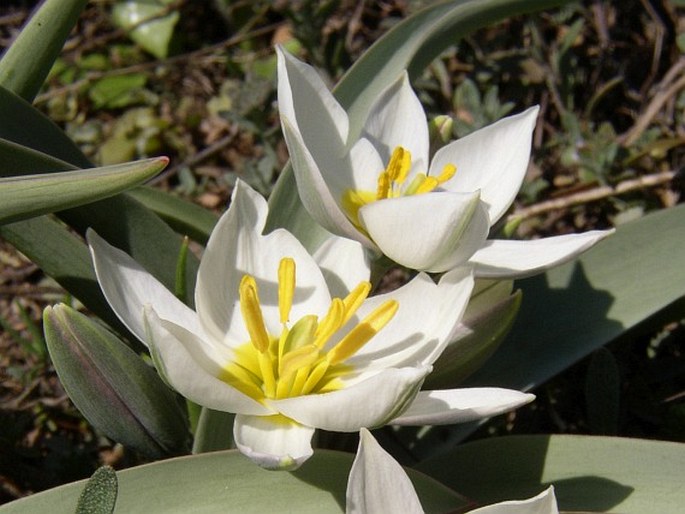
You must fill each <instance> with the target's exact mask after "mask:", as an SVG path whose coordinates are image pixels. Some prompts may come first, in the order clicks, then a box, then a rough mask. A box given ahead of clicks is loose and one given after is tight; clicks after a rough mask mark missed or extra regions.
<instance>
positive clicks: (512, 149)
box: [431, 106, 539, 223]
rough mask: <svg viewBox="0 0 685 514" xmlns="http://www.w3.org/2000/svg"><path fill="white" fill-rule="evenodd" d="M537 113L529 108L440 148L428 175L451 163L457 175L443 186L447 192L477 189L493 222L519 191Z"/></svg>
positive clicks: (533, 108) (534, 109)
mask: <svg viewBox="0 0 685 514" xmlns="http://www.w3.org/2000/svg"><path fill="white" fill-rule="evenodd" d="M538 110H539V108H538V107H537V106H536V107H531V108H529V109H528V110H526V111H524V112H522V113H520V114H516V115H514V116H509V117H507V118H503V119H501V120H499V121H497V122H495V123H493V124H492V125H489V126H487V127H484V128H482V129H480V130H477V131H475V132H473V133H472V134H469V135H468V136H466V137H463V138H461V139H459V140H457V141H455V142H453V143H450V144H448V145H447V146H444V147H443V148H441V149H440V150H438V152H437V153H436V154H435V157H434V158H433V162H432V163H431V174H438V173H439V172H440V170H442V168H443V166H445V165H446V164H454V165H455V166H456V167H457V173H456V174H455V175H454V177H453V178H452V179H450V180H449V181H448V182H446V183H445V184H444V185H443V187H444V188H445V189H446V190H448V191H462V192H466V191H477V190H480V191H481V198H482V200H483V202H485V203H486V204H487V205H488V214H489V216H490V222H491V223H495V222H496V221H497V220H498V219H499V218H500V217H501V216H502V214H504V213H505V212H506V210H507V209H508V208H509V206H510V205H511V203H512V202H513V201H514V198H516V195H517V194H518V191H519V189H520V188H521V183H522V182H523V177H524V176H525V174H526V170H527V169H528V161H529V160H530V148H531V141H532V137H533V129H534V128H535V121H536V119H537V115H538Z"/></svg>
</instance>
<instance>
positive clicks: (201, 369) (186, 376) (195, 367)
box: [146, 308, 273, 415]
mask: <svg viewBox="0 0 685 514" xmlns="http://www.w3.org/2000/svg"><path fill="white" fill-rule="evenodd" d="M146 319H147V333H148V340H149V343H150V349H151V351H152V352H153V355H154V358H155V359H154V360H155V365H158V366H160V367H161V369H159V371H160V373H161V374H162V376H163V377H164V379H165V380H166V381H167V382H168V383H169V384H170V385H171V386H172V387H173V388H174V389H175V390H176V391H178V392H179V393H180V394H182V395H183V396H185V397H186V398H189V399H190V400H192V401H194V402H195V403H197V404H199V405H203V406H205V407H209V408H210V409H214V410H219V411H224V412H237V413H242V414H259V415H268V414H273V411H272V410H271V409H269V408H268V407H265V406H264V405H262V404H261V403H259V402H257V401H255V400H253V399H252V398H250V397H249V396H246V395H244V394H243V393H241V392H240V391H238V390H236V389H234V388H233V387H231V386H230V385H228V384H227V383H226V382H223V381H222V380H219V379H218V378H217V376H218V374H219V373H220V371H221V368H222V367H223V366H225V365H226V364H228V359H227V360H226V361H225V362H220V361H218V359H219V358H220V355H219V354H220V351H219V350H218V349H217V348H213V347H212V346H211V344H210V343H209V342H207V341H203V340H201V339H199V338H198V337H197V336H195V335H194V334H192V333H191V332H188V331H187V330H185V329H184V328H183V327H181V326H178V325H175V324H174V323H172V322H169V321H164V320H161V319H160V318H159V317H158V316H157V314H156V313H155V312H154V310H152V309H150V308H148V309H146Z"/></svg>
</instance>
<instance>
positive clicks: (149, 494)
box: [0, 450, 464, 514]
mask: <svg viewBox="0 0 685 514" xmlns="http://www.w3.org/2000/svg"><path fill="white" fill-rule="evenodd" d="M352 459H353V455H352V454H347V453H340V452H333V451H327V450H319V451H317V452H316V453H315V454H314V456H313V457H312V458H311V459H309V460H308V461H307V462H306V463H305V464H304V465H303V466H302V467H301V468H300V469H298V470H297V471H294V472H292V473H289V472H285V471H278V472H275V471H267V470H264V469H262V468H260V467H259V466H255V465H254V464H253V463H252V462H250V461H249V460H248V459H247V458H245V457H244V456H242V455H240V454H239V453H238V452H237V451H224V452H214V453H204V454H201V455H193V456H189V457H180V458H176V459H170V460H165V461H160V462H156V463H153V464H148V465H146V466H140V467H137V468H132V469H127V470H124V471H119V472H117V477H118V479H119V497H118V499H117V511H118V512H145V513H146V514H155V513H165V514H166V513H170V512H179V513H185V512H206V513H214V512H216V513H224V512H241V513H255V514H262V513H264V512H276V511H277V512H297V513H298V514H307V513H312V514H325V513H328V512H335V513H339V512H344V510H345V488H346V485H347V475H348V474H349V471H350V467H351V465H352ZM407 471H408V473H409V477H410V478H411V480H412V482H413V483H414V486H415V487H416V489H417V492H418V494H419V497H420V499H421V503H422V505H423V508H424V509H425V510H426V512H436V513H443V512H449V511H453V510H456V509H457V508H459V507H463V506H464V501H463V500H461V499H460V498H459V497H458V496H457V495H455V494H454V493H453V492H452V491H450V490H449V489H447V488H446V487H444V486H443V485H442V484H440V483H438V482H436V481H434V480H432V479H430V478H429V477H426V476H425V475H423V474H421V473H418V472H416V471H414V470H407ZM84 483H85V481H81V482H76V483H74V484H69V485H66V486H62V487H59V488H56V489H52V490H50V491H45V492H42V493H38V494H35V495H33V496H29V497H27V498H23V499H20V500H17V501H14V502H12V503H9V504H7V505H4V506H0V512H2V513H17V514H19V513H29V512H31V513H33V512H73V511H74V507H75V506H76V500H77V498H78V495H79V494H80V492H81V490H82V489H83V486H84Z"/></svg>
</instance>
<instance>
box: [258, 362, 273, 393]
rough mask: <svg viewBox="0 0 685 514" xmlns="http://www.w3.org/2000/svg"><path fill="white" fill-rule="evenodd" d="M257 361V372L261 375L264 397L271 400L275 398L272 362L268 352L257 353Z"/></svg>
mask: <svg viewBox="0 0 685 514" xmlns="http://www.w3.org/2000/svg"><path fill="white" fill-rule="evenodd" d="M257 360H258V361H259V371H260V372H261V374H262V382H263V383H264V396H266V397H267V398H273V397H274V396H276V375H275V373H274V360H273V359H272V358H271V355H270V354H269V352H264V353H261V352H260V353H258V354H257Z"/></svg>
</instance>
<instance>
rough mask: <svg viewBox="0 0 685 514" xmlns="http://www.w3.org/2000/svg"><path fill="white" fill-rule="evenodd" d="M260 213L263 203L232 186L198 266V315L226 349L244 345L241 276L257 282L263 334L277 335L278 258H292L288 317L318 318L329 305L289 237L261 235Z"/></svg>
mask: <svg viewBox="0 0 685 514" xmlns="http://www.w3.org/2000/svg"><path fill="white" fill-rule="evenodd" d="M266 210H267V206H266V201H265V200H264V199H263V198H262V197H261V196H260V195H259V194H258V193H256V192H255V191H253V190H252V189H251V188H250V187H249V186H247V185H246V184H245V183H244V182H242V181H238V183H237V184H236V187H235V190H234V192H233V199H232V201H231V205H230V207H229V209H228V211H227V212H226V213H225V214H224V215H223V216H222V217H221V219H220V220H219V222H218V223H217V225H216V227H215V228H214V231H213V232H212V235H211V237H210V239H209V242H208V244H207V249H206V250H205V253H204V255H203V258H202V261H201V263H200V270H199V272H198V280H197V286H196V289H195V304H196V306H197V311H198V314H199V316H200V319H201V320H202V324H203V327H205V328H206V330H207V332H209V333H210V334H211V335H212V337H213V338H215V339H217V340H222V339H223V340H224V342H225V343H226V344H227V345H230V346H234V345H236V344H242V343H244V342H245V341H247V340H248V335H247V330H246V328H245V326H244V321H243V319H242V315H241V313H240V306H239V303H238V297H239V295H238V287H239V284H240V281H241V280H242V278H243V276H244V275H245V274H249V275H252V276H253V277H254V278H255V280H256V282H257V287H258V289H259V299H260V302H261V306H262V313H263V315H264V321H265V323H266V325H267V329H268V330H270V331H271V332H273V333H280V330H281V324H280V321H279V313H278V287H277V283H278V282H277V277H278V266H279V263H280V261H281V259H282V258H284V257H292V258H293V259H294V260H295V267H296V285H297V287H296V290H295V298H294V302H293V308H292V311H291V317H292V318H293V319H298V318H299V317H300V316H302V315H304V314H317V315H321V314H324V313H325V312H326V310H327V309H328V306H329V303H330V296H329V294H328V290H327V287H326V282H325V280H324V278H323V275H322V274H321V271H320V270H319V268H318V266H317V265H316V262H315V261H314V259H313V258H312V257H311V256H310V255H309V253H308V252H307V250H306V249H305V248H304V247H303V246H302V245H301V244H300V242H299V241H298V240H297V239H296V238H295V237H294V236H293V235H292V234H290V233H289V232H287V231H285V230H282V229H278V230H274V231H273V232H271V233H270V234H268V235H266V236H263V235H261V232H262V229H263V227H264V220H265V218H266Z"/></svg>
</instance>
